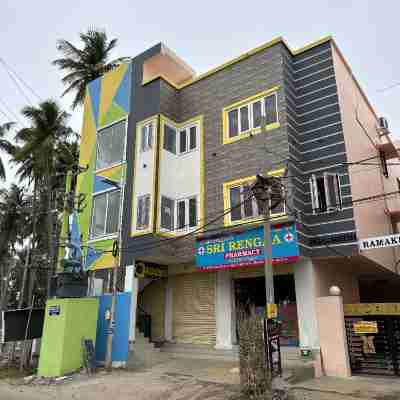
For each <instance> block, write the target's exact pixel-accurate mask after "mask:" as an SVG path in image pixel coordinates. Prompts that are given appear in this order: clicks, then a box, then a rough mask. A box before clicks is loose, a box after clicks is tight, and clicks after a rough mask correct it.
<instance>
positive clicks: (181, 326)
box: [170, 272, 216, 344]
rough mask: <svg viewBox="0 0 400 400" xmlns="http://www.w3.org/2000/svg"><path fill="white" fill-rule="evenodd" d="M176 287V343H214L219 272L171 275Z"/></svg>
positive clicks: (174, 316) (174, 323) (174, 313)
mask: <svg viewBox="0 0 400 400" xmlns="http://www.w3.org/2000/svg"><path fill="white" fill-rule="evenodd" d="M170 278H171V281H172V287H173V321H172V331H173V339H174V340H175V341H176V343H192V344H214V343H215V333H216V326H215V324H216V322H215V273H212V272H204V273H192V274H185V275H177V276H174V277H170Z"/></svg>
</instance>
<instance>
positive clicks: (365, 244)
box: [358, 234, 400, 250]
mask: <svg viewBox="0 0 400 400" xmlns="http://www.w3.org/2000/svg"><path fill="white" fill-rule="evenodd" d="M393 246H400V234H395V235H386V236H377V237H372V238H367V239H361V240H359V242H358V247H359V249H360V250H371V249H380V248H382V247H393Z"/></svg>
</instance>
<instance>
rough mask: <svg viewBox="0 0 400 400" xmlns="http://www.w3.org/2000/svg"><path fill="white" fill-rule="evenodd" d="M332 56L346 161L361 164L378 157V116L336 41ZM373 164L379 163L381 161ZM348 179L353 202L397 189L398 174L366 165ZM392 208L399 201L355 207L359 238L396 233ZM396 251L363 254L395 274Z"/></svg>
mask: <svg viewBox="0 0 400 400" xmlns="http://www.w3.org/2000/svg"><path fill="white" fill-rule="evenodd" d="M332 53H333V62H334V68H335V73H336V82H337V87H338V96H339V103H340V110H341V117H342V123H343V132H344V139H345V146H346V151H347V155H348V160H347V161H348V162H352V161H359V160H362V159H365V158H368V157H373V156H378V151H377V148H376V145H377V144H379V143H381V142H382V141H381V139H380V137H379V134H378V131H377V129H376V126H377V116H376V114H375V112H374V110H373V109H372V107H371V105H370V104H369V102H368V100H367V98H366V97H365V95H364V94H363V92H362V90H361V89H360V87H359V85H358V84H357V81H356V80H355V78H354V77H353V75H352V73H351V70H350V68H349V67H348V65H347V64H346V62H345V61H344V58H343V56H342V55H341V53H340V51H339V49H338V48H337V47H336V45H335V43H334V42H332ZM397 161H398V160H397ZM370 162H372V163H376V164H378V163H379V158H376V159H373V160H371V161H370ZM349 176H350V183H351V189H352V198H353V201H354V200H357V199H362V198H365V197H369V196H375V195H380V194H382V193H384V192H391V191H396V190H398V184H397V181H396V176H399V173H398V171H396V170H395V169H394V168H393V167H392V168H391V169H390V174H389V178H385V177H384V176H383V174H382V172H381V169H380V167H379V166H365V165H364V166H362V165H356V166H349ZM389 206H392V207H393V206H394V207H396V208H399V209H400V200H399V198H398V197H397V198H395V199H393V200H388V199H385V198H382V199H380V200H377V201H371V202H368V203H366V202H360V203H359V204H357V203H356V204H355V205H354V218H355V223H356V229H357V235H358V238H359V239H364V238H368V237H374V236H382V235H389V234H392V233H393V227H392V222H391V219H390V217H389V216H388V215H387V214H386V213H385V210H386V209H388V208H389ZM396 251H397V250H396V249H395V248H386V249H377V250H368V251H365V252H363V253H362V255H364V256H366V257H368V258H369V259H371V260H372V261H374V262H376V263H378V264H380V265H382V266H384V267H385V268H387V269H390V270H392V271H394V269H395V256H396Z"/></svg>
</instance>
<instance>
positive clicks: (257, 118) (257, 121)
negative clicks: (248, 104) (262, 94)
mask: <svg viewBox="0 0 400 400" xmlns="http://www.w3.org/2000/svg"><path fill="white" fill-rule="evenodd" d="M261 106H262V104H261V101H256V102H255V103H253V128H258V127H260V126H261V116H262V111H261V109H262V107H261Z"/></svg>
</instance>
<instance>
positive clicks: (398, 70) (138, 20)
mask: <svg viewBox="0 0 400 400" xmlns="http://www.w3.org/2000/svg"><path fill="white" fill-rule="evenodd" d="M399 14H400V2H398V1H396V0H384V1H376V0H336V1H328V0H325V1H324V0H305V1H302V2H294V1H289V0H280V1H275V2H271V1H260V0H258V1H256V0H247V1H245V2H237V1H232V0H231V1H227V0H217V1H216V0H202V1H201V2H196V3H186V2H183V1H177V0H169V1H149V2H148V1H143V2H140V1H132V0H130V1H129V0H118V1H116V2H110V1H108V2H105V1H102V0H97V1H93V0H85V1H82V0H79V1H77V0H69V1H68V2H62V1H60V0H59V1H54V0H52V1H49V0H39V1H35V2H33V1H22V0H1V2H0V58H2V59H3V60H4V61H5V62H6V63H7V64H8V65H9V66H10V67H11V68H13V69H14V70H15V71H16V72H17V73H18V75H19V76H21V77H22V78H23V80H24V81H25V82H27V83H28V84H29V85H30V86H31V87H32V88H33V89H34V91H35V92H36V93H37V94H39V95H40V97H41V98H43V99H47V98H53V99H56V100H58V101H59V102H60V104H61V105H62V106H63V107H64V108H65V109H66V110H67V111H69V112H70V113H71V119H70V123H71V126H72V127H73V128H74V129H75V130H76V131H79V130H80V126H81V120H82V110H75V111H74V112H72V110H71V109H70V106H71V102H72V97H71V96H70V97H63V98H61V97H60V96H61V93H62V91H63V85H62V83H61V78H62V76H63V74H62V73H61V72H60V71H58V70H57V68H56V67H54V66H52V65H51V62H52V60H54V59H56V58H57V57H58V56H59V54H58V52H57V49H56V43H57V40H58V39H66V40H69V41H71V42H73V43H74V44H79V33H80V32H83V31H85V30H87V28H88V27H96V28H100V29H104V30H106V32H107V34H108V36H109V38H118V41H119V44H118V47H117V48H116V49H115V51H114V53H113V55H112V56H113V58H117V57H120V56H135V55H137V54H139V53H141V52H143V51H144V50H146V49H148V48H149V47H151V46H153V45H154V44H156V43H158V42H160V41H161V42H164V43H165V44H166V45H167V46H168V47H169V48H171V49H172V50H174V51H175V52H176V53H177V54H178V55H179V56H180V57H181V58H182V59H183V60H185V61H186V62H187V63H188V64H189V65H190V66H191V67H192V68H193V69H194V70H195V71H196V72H197V73H198V74H200V73H203V72H206V71H208V70H209V69H211V68H213V67H215V66H218V65H220V64H222V63H224V62H226V61H228V60H230V59H232V58H234V57H236V56H238V55H240V54H242V53H243V52H245V51H247V50H250V49H252V48H254V47H256V46H258V45H260V44H262V43H265V42H268V41H270V40H271V39H273V38H275V37H277V36H283V37H284V38H285V39H286V40H287V42H288V44H289V46H290V47H291V48H292V49H294V50H295V49H297V48H299V47H302V46H304V45H306V44H308V43H311V42H313V41H315V40H318V39H320V38H322V37H325V36H327V35H332V36H333V37H334V39H335V41H336V43H337V44H338V46H339V48H340V49H341V51H342V53H343V54H344V56H345V58H346V59H347V61H348V62H349V64H350V66H351V68H352V70H353V73H354V75H355V77H356V78H357V80H358V81H359V83H360V84H361V86H362V88H363V89H364V91H365V92H366V94H367V96H368V98H369V100H370V101H371V103H372V104H373V106H374V107H375V109H376V111H377V114H378V115H380V116H385V117H386V118H387V119H388V121H389V126H390V129H391V131H392V133H393V135H395V136H397V137H400V113H399V112H398V111H399V106H398V104H399V100H400V85H398V86H394V87H393V85H395V84H396V83H400V55H399V50H398V49H399V47H398V38H399V34H400V27H399V22H398V15H399ZM387 88H388V89H387ZM385 89H386V90H385ZM27 94H29V93H27ZM31 97H32V98H31V101H33V102H35V101H37V100H36V99H35V97H33V96H31ZM26 103H27V101H26V99H25V98H24V97H23V96H22V95H21V93H20V92H19V91H18V89H17V87H16V86H15V84H14V83H13V82H12V80H11V79H10V77H9V76H8V75H7V73H6V71H5V70H4V68H3V67H2V66H1V65H0V123H4V122H7V120H8V119H11V120H15V118H14V117H13V115H14V114H17V115H18V114H19V112H20V110H21V109H22V107H23V106H25V105H26ZM1 111H2V112H1ZM4 114H6V115H7V117H5V116H4ZM0 157H2V159H3V160H4V159H5V158H6V157H5V156H4V154H0ZM6 165H7V168H8V171H7V172H8V179H7V182H6V183H0V188H1V187H2V186H4V185H9V184H10V183H11V182H13V181H14V180H15V176H14V173H13V171H12V170H10V169H9V168H10V164H9V163H8V161H7V159H6Z"/></svg>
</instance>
